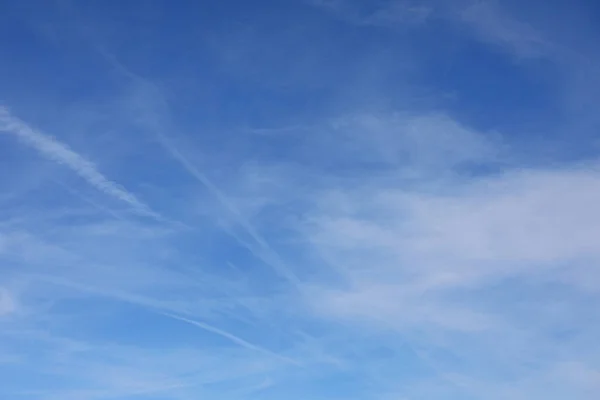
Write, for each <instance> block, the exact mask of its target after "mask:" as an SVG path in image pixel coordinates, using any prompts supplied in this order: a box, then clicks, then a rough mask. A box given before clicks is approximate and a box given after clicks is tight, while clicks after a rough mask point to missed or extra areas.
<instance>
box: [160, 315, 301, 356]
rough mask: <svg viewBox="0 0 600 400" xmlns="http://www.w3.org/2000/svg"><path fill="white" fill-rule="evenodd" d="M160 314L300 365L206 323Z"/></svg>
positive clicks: (250, 348)
mask: <svg viewBox="0 0 600 400" xmlns="http://www.w3.org/2000/svg"><path fill="white" fill-rule="evenodd" d="M161 314H162V315H164V316H166V317H169V318H173V319H176V320H179V321H182V322H185V323H188V324H190V325H194V326H197V327H198V328H202V329H204V330H205V331H208V332H212V333H214V334H216V335H219V336H222V337H224V338H226V339H229V340H230V341H231V342H233V343H235V344H238V345H240V346H242V347H245V348H247V349H249V350H254V351H258V352H260V353H263V354H266V355H269V356H271V357H275V358H277V359H279V360H281V361H284V362H286V363H289V364H293V365H296V366H300V363H298V361H296V360H294V359H292V358H289V357H285V356H282V355H281V354H277V353H275V352H272V351H270V350H267V349H265V348H263V347H260V346H258V345H255V344H252V343H250V342H247V341H245V340H244V339H242V338H240V337H237V336H235V335H233V334H231V333H229V332H225V331H224V330H221V329H219V328H216V327H214V326H212V325H209V324H207V323H204V322H200V321H196V320H193V319H189V318H184V317H180V316H178V315H175V314H171V313H166V312H165V313H161Z"/></svg>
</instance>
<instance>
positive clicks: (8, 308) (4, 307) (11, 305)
mask: <svg viewBox="0 0 600 400" xmlns="http://www.w3.org/2000/svg"><path fill="white" fill-rule="evenodd" d="M16 309H17V305H16V303H15V301H14V299H13V297H12V295H11V294H10V292H9V291H8V290H7V289H5V288H0V316H4V315H8V314H12V313H13V312H15V310H16Z"/></svg>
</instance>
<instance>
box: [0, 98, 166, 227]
mask: <svg viewBox="0 0 600 400" xmlns="http://www.w3.org/2000/svg"><path fill="white" fill-rule="evenodd" d="M0 132H4V133H8V134H12V135H14V136H16V137H17V138H18V139H19V140H21V141H22V142H23V143H25V144H27V145H28V146H30V147H32V148H34V149H35V150H37V151H38V152H39V153H41V154H42V155H43V156H45V157H46V158H48V159H50V160H52V161H55V162H57V163H59V164H62V165H64V166H66V167H68V168H70V169H71V170H72V171H73V172H75V173H76V174H77V175H79V176H80V177H81V178H83V179H84V180H85V181H86V182H88V183H89V184H90V185H92V186H93V187H95V188H96V189H98V190H99V191H101V192H103V193H105V194H106V195H108V196H111V197H113V198H115V199H117V200H120V201H123V202H125V203H127V204H129V205H130V206H131V207H132V208H133V209H134V210H135V211H136V212H138V213H139V214H142V215H146V216H150V217H154V218H159V217H160V216H159V215H158V214H157V213H155V212H154V211H152V210H151V209H150V208H149V207H148V206H147V205H145V204H144V203H142V202H141V201H140V200H138V199H137V198H136V197H135V195H133V194H132V193H130V192H128V191H127V190H125V189H124V188H123V187H121V186H119V185H118V184H117V183H115V182H113V181H111V180H109V179H108V178H106V177H105V176H104V175H102V174H101V173H100V172H98V170H97V169H96V166H95V165H94V164H93V163H92V162H90V161H88V160H86V159H85V158H84V157H82V156H81V155H79V154H78V153H76V152H75V151H73V150H72V149H71V148H70V147H69V146H67V145H66V144H64V143H61V142H59V141H58V140H56V139H55V138H53V137H51V136H49V135H46V134H44V133H42V132H39V131H36V130H35V129H33V128H31V127H30V126H29V125H27V124H26V123H25V122H23V121H21V120H20V119H19V118H17V117H14V116H13V115H12V114H11V113H10V112H9V111H8V109H6V108H5V107H2V106H0Z"/></svg>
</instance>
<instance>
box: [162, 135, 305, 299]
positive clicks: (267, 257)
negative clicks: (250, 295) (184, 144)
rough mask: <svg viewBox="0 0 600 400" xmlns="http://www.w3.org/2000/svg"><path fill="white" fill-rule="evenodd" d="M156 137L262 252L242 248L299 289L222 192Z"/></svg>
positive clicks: (296, 280)
mask: <svg viewBox="0 0 600 400" xmlns="http://www.w3.org/2000/svg"><path fill="white" fill-rule="evenodd" d="M156 135H157V137H158V139H159V140H160V143H161V145H162V146H163V147H164V148H165V149H166V150H167V151H168V152H169V154H171V156H172V157H173V158H175V160H176V161H178V162H179V163H180V164H181V166H182V167H183V168H184V169H185V170H186V171H187V172H188V173H189V174H190V175H192V176H193V177H194V178H196V180H198V181H199V182H200V183H201V184H202V185H203V186H204V187H205V188H206V189H207V190H208V191H209V192H210V194H211V195H213V196H214V197H215V198H216V199H217V201H218V202H219V204H221V206H222V207H223V208H225V209H226V211H227V212H228V213H229V214H230V215H232V216H233V217H234V219H235V222H237V223H238V224H239V225H240V226H241V227H242V228H243V229H244V230H245V231H246V233H247V234H248V235H249V236H250V237H251V238H252V240H253V241H254V242H255V243H256V244H257V245H258V246H259V248H260V250H262V252H257V250H256V249H254V248H253V246H250V245H248V244H246V243H244V242H243V241H240V242H241V243H242V244H243V245H244V247H246V248H248V250H250V251H252V252H253V253H255V255H257V256H258V257H259V258H260V259H261V260H263V261H264V262H265V263H267V264H268V265H270V266H271V267H273V268H274V269H275V270H276V272H277V273H279V274H280V275H281V276H282V277H284V278H285V279H287V280H288V281H289V282H291V283H293V284H294V286H296V287H299V286H300V283H301V282H300V279H299V278H298V277H297V276H296V274H294V273H293V272H292V271H291V270H290V269H289V268H288V267H287V266H286V265H285V264H284V262H283V260H281V257H280V256H279V254H278V253H277V252H276V251H275V250H273V248H272V247H271V246H270V245H269V243H267V241H266V240H265V239H264V238H263V237H262V236H261V235H260V234H259V233H258V232H257V231H256V229H255V228H254V227H253V226H252V224H250V222H248V221H247V220H246V218H244V216H243V215H242V214H241V213H240V212H239V210H238V209H237V208H236V207H235V206H234V205H233V204H232V203H231V202H230V201H229V199H228V198H227V197H226V196H225V195H224V194H223V192H221V190H220V189H219V188H218V187H217V186H216V185H215V184H214V183H213V182H212V181H211V180H210V179H209V178H208V177H207V176H206V175H204V174H203V173H202V172H200V171H199V170H198V169H197V168H196V167H195V166H194V165H192V163H190V161H189V160H188V159H187V158H186V157H185V156H184V155H183V154H182V153H181V152H180V151H179V150H178V149H177V148H176V147H175V146H174V145H173V144H172V143H171V142H170V140H169V139H168V138H167V137H166V136H165V135H164V134H162V133H161V132H158V131H157V132H156ZM257 253H258V254H257ZM261 253H263V254H261Z"/></svg>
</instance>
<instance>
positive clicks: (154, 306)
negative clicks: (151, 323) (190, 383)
mask: <svg viewBox="0 0 600 400" xmlns="http://www.w3.org/2000/svg"><path fill="white" fill-rule="evenodd" d="M30 277H32V278H35V279H39V280H42V281H45V282H49V283H52V284H55V285H60V286H65V287H70V288H72V289H75V290H79V291H81V292H85V293H91V294H95V295H97V296H102V297H106V298H111V299H116V300H119V301H123V302H126V303H129V304H133V305H136V306H139V307H142V308H146V309H148V310H150V311H152V312H155V313H157V314H159V315H162V316H164V317H168V318H172V319H175V320H178V321H181V322H185V323H187V324H190V325H193V326H195V327H197V328H200V329H202V330H204V331H206V332H210V333H212V334H215V335H217V336H221V337H222V338H225V339H227V340H229V341H230V342H232V343H234V344H237V345H238V346H241V347H243V348H246V349H248V350H252V351H256V352H259V353H262V354H265V355H267V356H270V357H273V358H276V359H278V360H280V361H283V362H285V363H287V364H292V365H296V366H301V364H300V363H299V362H298V361H296V360H294V359H293V358H290V357H286V356H284V355H281V354H278V353H276V352H274V351H271V350H268V349H265V348H264V347H261V346H258V345H256V344H253V343H250V342H248V341H246V340H244V339H242V338H240V337H239V336H236V335H234V334H232V333H229V332H227V331H225V330H223V329H219V328H217V327H215V326H213V325H211V324H208V323H206V322H200V321H196V320H194V319H190V318H186V317H182V316H181V315H177V314H175V313H176V312H179V311H178V310H175V309H173V307H169V306H167V305H165V304H163V303H162V302H161V301H160V300H155V299H151V298H147V297H144V296H139V295H135V294H129V293H126V292H121V291H115V290H110V289H103V288H97V287H92V286H88V285H86V284H82V283H78V282H73V281H70V280H67V279H62V278H57V277H55V276H47V275H41V274H31V275H30ZM0 294H1V292H0Z"/></svg>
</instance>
